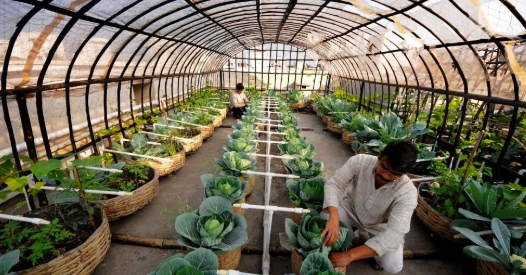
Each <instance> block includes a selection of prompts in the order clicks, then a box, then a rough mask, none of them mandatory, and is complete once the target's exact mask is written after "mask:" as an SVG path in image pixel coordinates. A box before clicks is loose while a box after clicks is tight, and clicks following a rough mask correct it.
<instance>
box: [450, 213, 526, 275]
mask: <svg viewBox="0 0 526 275" xmlns="http://www.w3.org/2000/svg"><path fill="white" fill-rule="evenodd" d="M454 229H455V230H457V231H459V232H460V233H462V234H463V235H464V236H466V237H467V238H468V239H469V240H471V241H472V242H473V243H475V245H470V246H466V247H464V249H463V251H464V253H465V254H466V255H468V256H470V257H472V258H475V259H479V260H482V261H487V262H494V263H499V264H501V265H502V267H504V268H505V269H506V270H507V271H508V272H509V273H510V275H518V274H524V273H526V259H525V257H526V243H523V244H522V245H521V246H520V247H516V246H512V245H511V238H512V233H511V232H510V230H509V229H508V227H507V226H506V225H505V224H504V223H503V222H502V221H501V220H499V219H498V218H493V219H492V220H491V230H492V232H493V235H494V236H495V238H493V245H494V246H495V248H493V247H491V246H490V245H489V244H488V243H487V242H486V241H484V239H482V237H481V236H480V235H478V234H477V233H475V232H474V231H473V230H471V229H468V228H460V227H455V228H454Z"/></svg>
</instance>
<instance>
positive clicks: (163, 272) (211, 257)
mask: <svg viewBox="0 0 526 275" xmlns="http://www.w3.org/2000/svg"><path fill="white" fill-rule="evenodd" d="M218 268H219V262H218V260H217V256H216V255H215V254H214V253H213V252H212V251H210V250H208V249H204V248H198V249H196V250H194V251H191V252H190V253H188V254H186V255H185V254H182V253H177V254H175V255H173V256H171V257H170V258H168V259H166V260H164V261H162V262H161V263H160V264H159V266H158V267H157V270H155V271H154V272H152V273H150V274H148V275H216V274H217V269H218Z"/></svg>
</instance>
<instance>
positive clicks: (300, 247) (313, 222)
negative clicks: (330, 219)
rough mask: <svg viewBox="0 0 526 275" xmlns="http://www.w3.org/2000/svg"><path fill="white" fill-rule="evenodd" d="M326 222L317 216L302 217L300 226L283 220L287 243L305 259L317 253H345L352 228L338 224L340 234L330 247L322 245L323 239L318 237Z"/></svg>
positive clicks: (291, 221) (351, 239) (350, 242)
mask: <svg viewBox="0 0 526 275" xmlns="http://www.w3.org/2000/svg"><path fill="white" fill-rule="evenodd" d="M326 224H327V221H326V220H324V219H322V218H321V217H319V216H313V215H308V214H306V215H303V218H302V219H301V225H297V224H296V223H295V222H294V221H293V220H292V219H290V218H287V219H285V233H286V235H287V237H288V240H289V243H290V245H291V246H292V247H294V249H295V250H296V251H297V252H298V253H299V254H300V255H301V257H302V258H303V259H305V258H306V257H307V256H308V255H309V254H311V253H315V252H319V253H321V254H323V255H325V256H329V253H331V252H340V251H345V250H347V249H348V248H350V247H351V245H352V241H353V239H354V232H353V230H352V228H350V227H349V226H348V225H346V224H345V223H343V222H340V234H339V235H338V239H337V240H336V243H334V244H333V245H332V246H331V247H328V246H325V245H323V239H324V237H322V236H320V234H321V232H323V230H324V229H325V226H326Z"/></svg>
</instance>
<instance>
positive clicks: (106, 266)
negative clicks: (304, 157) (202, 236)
mask: <svg viewBox="0 0 526 275" xmlns="http://www.w3.org/2000/svg"><path fill="white" fill-rule="evenodd" d="M293 115H294V116H296V117H297V118H298V119H299V120H298V124H299V127H300V128H302V129H304V130H303V131H302V132H301V133H300V134H301V136H304V137H306V139H307V141H308V142H309V143H312V144H314V145H315V146H316V156H315V158H314V159H315V160H319V161H322V162H323V163H324V174H323V175H324V177H325V178H326V179H329V178H330V177H331V176H332V175H333V174H334V172H335V171H336V170H337V169H338V168H340V167H341V166H342V165H343V164H344V163H345V162H346V161H347V160H348V159H349V157H351V156H352V155H353V153H352V151H351V150H350V148H349V147H348V146H346V145H345V144H344V143H343V142H342V141H341V140H340V139H339V137H338V136H336V135H334V134H332V133H329V132H326V131H324V129H325V127H326V126H325V124H324V123H323V122H322V121H321V119H320V118H318V117H317V116H316V115H314V114H313V113H294V114H293ZM234 124H236V121H235V120H234V119H233V118H232V117H231V116H229V117H227V118H226V119H225V120H224V122H223V125H224V126H223V127H221V128H217V129H216V130H215V133H214V135H213V136H212V137H211V138H210V139H209V140H208V141H206V142H205V143H204V144H203V147H201V149H199V151H198V152H196V153H195V154H192V155H189V156H187V158H186V165H185V166H184V167H183V168H182V169H181V170H179V171H177V172H176V173H174V174H173V175H171V176H168V177H165V178H163V179H161V182H160V190H159V193H158V194H157V196H156V197H155V199H154V200H153V201H152V203H151V204H150V205H148V206H147V207H145V208H144V209H142V210H140V211H139V212H137V213H135V214H133V215H131V216H128V217H125V218H123V219H121V220H118V221H116V222H113V223H111V230H112V233H116V234H130V235H135V236H139V237H150V238H166V239H177V238H178V237H179V236H178V234H177V233H176V232H175V228H174V222H175V217H176V216H177V215H179V210H180V209H181V210H182V209H183V208H186V207H188V208H189V210H190V211H193V210H195V209H197V208H198V207H199V205H200V204H201V202H202V201H203V199H204V191H203V186H202V184H201V180H200V176H201V174H204V173H215V172H217V171H218V170H217V168H216V165H215V162H214V160H215V159H216V158H218V157H220V156H221V155H222V154H223V148H222V147H223V145H225V144H227V142H228V134H230V133H231V132H232V129H231V128H230V126H232V125H234ZM260 138H265V136H263V135H262V136H261V137H260ZM259 146H260V153H261V152H263V153H264V152H265V146H266V145H265V144H264V143H260V145H259ZM271 154H279V151H278V149H277V146H276V145H272V147H271ZM264 165H265V161H264V159H263V158H259V159H258V168H257V171H264V170H265V167H264ZM281 169H282V168H281V160H279V159H274V160H272V165H271V172H276V173H281ZM264 186H265V182H264V177H259V176H258V177H256V185H255V188H254V191H253V192H252V194H251V195H250V196H249V197H248V198H247V203H250V204H259V205H264ZM289 203H290V200H289V197H288V191H287V188H286V186H285V179H283V178H274V179H273V183H272V192H271V199H270V204H271V205H277V206H289ZM288 216H289V214H288V213H283V212H275V213H274V217H273V222H272V235H271V241H270V251H271V255H272V251H276V249H278V248H279V247H280V244H279V233H280V232H284V231H285V228H284V223H285V218H287V217H288ZM245 218H246V220H247V224H248V234H249V238H248V244H249V245H250V246H251V247H254V246H255V247H259V250H260V251H261V250H262V248H263V226H262V224H263V211H254V210H249V209H247V210H246V214H245ZM406 249H412V250H425V249H436V246H435V245H434V244H433V243H432V242H431V241H430V239H429V237H428V234H427V232H426V231H425V230H424V228H423V227H422V225H421V224H420V222H419V221H418V220H417V218H416V217H415V218H414V219H413V221H412V226H411V232H410V233H409V234H408V235H407V236H406ZM177 252H183V253H186V251H176V250H169V249H156V248H148V247H140V246H133V245H121V244H116V243H112V245H111V248H110V252H109V253H108V255H107V256H106V258H105V259H104V261H103V262H102V264H101V265H100V266H99V267H98V268H97V270H96V272H95V273H94V274H97V275H110V274H111V275H135V274H137V275H145V274H148V273H149V272H152V271H153V270H155V269H156V267H157V265H158V264H159V263H160V262H161V261H162V260H164V259H165V258H167V257H169V256H170V255H173V254H174V253H177ZM261 254H262V253H261V252H258V253H257V254H247V253H243V255H242V257H241V264H240V266H239V270H240V271H244V272H251V273H260V272H261ZM465 261H466V259H465V258H460V259H458V260H456V261H452V260H408V261H405V263H404V264H405V266H404V270H403V271H402V272H401V273H400V274H415V275H416V274H440V275H441V274H444V275H445V274H471V273H469V267H472V265H471V263H470V262H465ZM270 267H271V272H270V274H275V275H281V274H288V273H290V272H291V267H290V256H289V254H288V253H285V254H282V255H281V256H279V255H278V256H271V262H270ZM347 274H355V275H366V274H371V275H372V274H374V275H384V274H388V273H385V272H377V271H373V270H372V269H371V268H370V267H369V266H368V264H367V263H366V262H365V261H360V262H357V263H353V264H352V265H351V266H350V267H349V268H347Z"/></svg>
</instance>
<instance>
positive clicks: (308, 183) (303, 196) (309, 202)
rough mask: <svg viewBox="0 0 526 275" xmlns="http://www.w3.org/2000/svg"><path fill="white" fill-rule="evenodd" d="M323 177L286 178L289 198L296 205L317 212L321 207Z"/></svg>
mask: <svg viewBox="0 0 526 275" xmlns="http://www.w3.org/2000/svg"><path fill="white" fill-rule="evenodd" d="M324 187H325V179H324V178H323V177H317V178H312V179H299V180H298V181H296V180H292V179H289V180H287V189H288V190H289V198H290V200H291V201H292V202H293V203H294V204H295V205H296V206H298V207H301V208H309V209H314V210H316V211H318V212H320V211H321V209H322V208H323V197H324Z"/></svg>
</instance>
